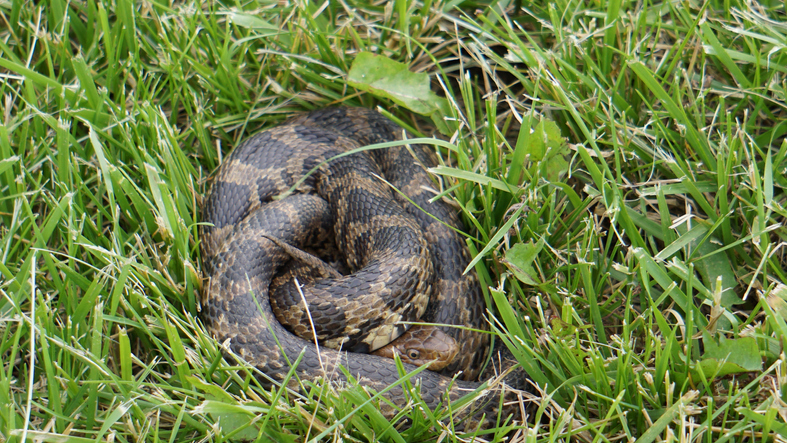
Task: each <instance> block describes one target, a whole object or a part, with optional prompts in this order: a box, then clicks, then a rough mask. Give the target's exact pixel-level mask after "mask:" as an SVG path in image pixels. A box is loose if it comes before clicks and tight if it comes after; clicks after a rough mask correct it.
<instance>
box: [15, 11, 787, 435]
mask: <svg viewBox="0 0 787 443" xmlns="http://www.w3.org/2000/svg"><path fill="white" fill-rule="evenodd" d="M786 19H787V14H786V12H785V4H784V3H780V2H771V3H767V2H765V3H757V2H747V1H741V0H724V1H719V0H709V1H707V2H704V3H699V2H688V1H686V2H659V1H656V2H652V1H650V0H645V1H644V2H624V1H620V0H605V1H585V0H578V1H557V2H546V1H540V0H533V1H527V2H525V1H516V2H507V1H500V2H459V1H438V2H434V1H431V0H425V1H423V2H415V1H411V0H397V1H391V2H384V1H378V2H375V3H369V2H367V1H365V0H361V1H357V2H355V1H342V2H338V1H337V2H328V1H326V2H317V3H310V2H308V1H268V0H260V1H258V2H226V3H219V2H209V1H208V2H200V1H196V2H194V1H191V2H190V1H186V2H174V3H173V2H167V1H160V0H150V1H143V2H132V1H131V0H115V1H107V0H71V1H65V0H50V1H42V2H34V1H22V0H10V1H9V0H0V319H1V320H0V338H1V340H0V362H2V367H0V440H2V441H6V440H7V441H22V440H23V439H31V440H35V441H47V442H66V441H68V442H77V443H80V442H88V441H120V442H137V441H151V442H153V441H166V442H175V441H178V442H183V441H238V440H257V441H304V440H310V439H316V440H319V441H342V440H344V441H368V440H373V439H382V440H384V441H395V442H405V441H407V442H411V441H425V442H426V441H470V440H472V439H476V441H484V440H487V441H491V440H495V439H500V438H503V437H504V436H505V437H507V438H508V439H509V441H528V442H542V441H543V442H556V441H581V442H591V441H592V442H613V441H614V442H617V441H635V440H636V441H638V442H643V443H647V442H653V441H659V442H661V441H664V442H670V441H685V442H708V443H710V442H724V441H751V442H760V441H784V440H785V439H787V403H786V402H787V363H786V362H785V357H784V353H783V351H784V349H783V348H784V341H785V340H784V338H785V336H787V322H785V317H787V283H785V282H786V281H787V278H786V276H787V255H786V254H787V230H785V227H784V224H785V221H786V220H787V207H786V206H787V205H786V202H787V178H785V173H787V142H785V134H787V121H786V120H785V115H786V114H787V106H786V105H785V94H787V86H785V85H787V83H785V73H787V20H786ZM337 105H348V106H364V107H369V108H375V109H378V110H379V111H380V112H382V113H384V114H386V115H388V116H390V117H391V118H393V119H394V120H396V121H397V122H398V123H400V124H401V125H402V126H404V127H405V128H407V129H408V130H409V131H410V133H411V135H412V136H413V137H423V138H428V139H432V140H431V141H427V142H428V143H429V144H430V145H433V146H434V148H435V149H437V150H438V152H439V153H440V156H441V158H442V160H443V164H442V165H441V166H439V167H437V168H435V169H434V170H433V173H434V175H435V176H436V177H440V178H441V179H442V183H443V184H444V187H445V189H446V191H447V192H446V196H447V197H448V198H450V199H452V201H453V202H454V203H455V205H456V207H457V210H458V211H459V212H460V213H461V216H462V218H463V220H464V222H465V224H466V226H468V228H469V230H468V233H467V234H468V235H469V236H468V239H469V241H468V244H469V247H470V249H471V251H472V254H473V256H474V257H475V259H474V261H473V266H474V267H475V269H476V271H477V272H478V274H479V277H480V279H481V281H482V283H483V286H484V294H485V297H486V301H487V305H488V319H489V322H490V324H491V325H492V328H493V329H494V331H495V332H496V341H498V342H500V343H503V344H504V345H505V346H507V347H508V348H509V349H510V350H511V352H512V353H513V354H514V355H515V356H516V358H517V360H518V361H519V362H520V364H521V365H522V367H523V368H524V369H526V370H527V371H528V373H529V374H530V376H531V378H532V387H531V389H530V390H529V392H527V393H524V394H523V395H522V405H523V406H526V407H527V411H528V415H527V417H526V418H527V420H526V421H525V423H511V422H506V421H504V420H501V422H500V423H499V424H498V425H497V426H493V427H492V428H490V429H485V430H475V431H472V432H467V433H464V432H459V431H458V430H457V429H455V427H454V425H455V423H454V422H453V421H452V420H451V419H450V414H451V410H450V409H449V410H447V411H446V410H441V411H437V412H435V413H433V412H431V411H423V410H421V409H420V408H419V406H420V405H419V403H418V400H417V397H416V398H415V399H414V400H413V403H412V404H410V405H408V406H407V407H406V408H404V410H403V411H402V413H401V415H402V416H403V417H408V418H410V420H411V424H412V426H410V427H401V426H396V427H394V426H392V425H391V423H390V422H388V421H386V420H385V419H383V418H382V416H380V415H378V414H374V413H373V410H374V409H375V408H374V401H377V400H374V401H372V402H370V401H369V400H368V399H369V397H370V396H373V395H374V393H371V392H367V391H365V390H363V389H362V388H357V387H356V388H350V389H344V390H337V389H335V387H334V386H330V385H329V384H310V383H306V384H305V385H304V389H303V390H302V391H301V392H293V391H288V390H286V389H271V390H266V389H264V388H262V387H261V386H260V385H259V383H258V381H257V379H256V378H255V377H254V370H253V368H251V367H248V366H245V365H243V364H239V363H238V362H235V361H233V360H224V359H223V356H222V352H221V345H220V344H219V343H217V342H216V341H215V340H213V339H212V338H211V336H210V335H209V334H208V333H207V332H206V330H205V327H204V325H203V323H202V320H201V319H200V311H199V289H200V287H201V285H202V280H201V269H202V260H201V257H200V253H199V241H200V238H199V235H198V227H199V223H200V222H201V220H200V217H199V204H200V202H201V198H202V196H203V195H204V194H205V193H206V191H207V189H208V187H209V185H210V179H211V177H212V175H211V174H213V172H214V171H215V170H216V168H217V167H218V166H219V165H220V164H221V162H222V160H223V158H225V157H226V155H228V154H229V152H230V151H231V150H232V148H233V147H234V146H236V145H237V144H238V143H239V142H240V141H242V140H243V139H245V138H246V137H248V136H249V135H251V134H253V133H254V132H256V131H259V130H261V129H265V128H269V127H272V126H275V125H276V124H279V123H281V122H283V121H284V120H285V119H286V118H288V117H289V116H291V115H293V114H294V113H296V112H300V111H305V110H312V109H318V108H323V107H327V106H337Z"/></svg>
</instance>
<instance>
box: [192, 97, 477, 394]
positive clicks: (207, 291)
mask: <svg viewBox="0 0 787 443" xmlns="http://www.w3.org/2000/svg"><path fill="white" fill-rule="evenodd" d="M403 136H404V131H403V130H402V129H401V128H400V127H399V126H397V125H395V124H394V123H393V122H391V121H390V120H388V119H387V118H385V117H383V116H381V115H380V114H378V113H376V112H373V111H370V110H366V109H362V108H331V109H325V110H321V111H315V112H312V113H309V114H305V115H302V116H298V117H295V118H293V119H291V120H289V121H288V122H286V123H285V124H283V125H280V126H277V127H275V128H272V129H269V130H267V131H263V132H260V133H258V134H256V135H254V136H252V137H251V138H249V139H248V140H246V141H245V142H244V143H242V144H241V145H240V146H239V147H238V148H236V150H235V151H234V152H233V153H232V155H231V156H230V157H229V158H228V160H227V161H225V162H224V164H223V165H222V166H221V168H220V171H219V173H218V175H217V177H216V179H215V182H214V184H213V186H212V188H211V190H210V192H209V194H208V195H207V197H206V198H205V200H204V202H203V207H202V217H203V222H205V224H204V225H202V227H201V229H200V237H201V241H202V243H201V247H202V254H203V259H204V269H205V274H206V276H207V278H208V281H207V283H206V284H205V285H204V286H203V292H202V307H203V317H204V319H205V322H206V325H207V327H208V329H209V331H210V332H211V333H212V334H213V335H215V336H216V337H217V338H218V340H219V341H221V342H225V341H226V340H229V345H230V349H231V350H232V352H233V353H234V354H236V355H238V356H240V357H241V358H243V359H245V360H246V361H248V362H249V363H251V364H252V365H254V366H256V367H257V368H258V369H259V370H260V371H261V372H262V373H264V374H265V375H266V376H267V377H269V378H270V380H272V381H283V380H284V379H285V377H286V375H287V373H288V372H289V371H290V363H291V362H294V361H295V360H296V359H297V358H298V356H299V355H300V354H301V353H303V356H302V359H301V361H300V363H299V365H298V367H297V368H296V373H297V375H298V376H299V377H300V378H301V379H309V380H314V379H318V378H323V379H333V380H336V381H346V380H345V375H344V373H343V372H342V371H339V370H337V365H343V366H344V367H345V368H346V369H347V370H348V371H349V374H350V375H352V376H353V377H355V378H356V379H357V380H358V381H359V382H361V383H362V384H364V385H366V386H369V387H372V388H374V389H376V390H381V389H383V388H385V387H387V386H389V385H390V384H392V383H394V382H396V381H397V380H398V379H399V378H400V376H399V373H398V371H397V368H396V365H395V363H394V361H393V360H391V359H387V358H382V357H377V356H373V355H367V354H363V353H357V352H340V351H335V350H332V349H327V348H324V347H321V348H320V349H319V350H318V349H317V347H316V346H315V345H314V343H313V341H310V340H306V339H303V338H301V337H299V336H297V335H294V334H293V333H291V332H290V331H288V330H287V329H285V328H284V327H283V326H282V325H281V324H280V323H279V321H278V320H277V319H276V317H275V316H274V314H273V311H272V309H271V303H270V300H269V293H268V291H269V286H270V283H271V280H272V279H273V277H274V276H275V275H276V273H277V272H278V271H279V270H280V268H281V267H282V265H283V264H284V263H286V262H287V261H288V260H289V258H290V257H289V256H288V255H287V253H286V252H285V251H284V250H283V249H282V248H281V247H279V246H277V244H276V243H274V242H273V241H271V240H270V237H273V238H276V239H278V240H279V241H283V242H285V243H287V244H290V245H293V246H295V247H298V248H301V247H304V246H308V245H314V244H319V243H320V242H323V241H325V239H327V238H329V237H331V236H333V237H335V238H336V240H337V243H339V244H345V245H347V246H346V247H345V249H346V250H348V251H349V254H350V257H349V258H347V262H348V265H349V267H350V268H352V270H353V271H354V272H353V274H351V275H348V276H344V277H342V278H339V279H333V280H331V281H317V282H315V283H313V284H311V286H312V287H308V288H306V290H307V291H311V292H317V293H322V294H323V295H324V296H325V297H327V299H336V300H339V302H340V304H343V305H342V306H341V308H342V309H341V312H340V313H339V314H337V313H336V309H335V308H331V307H328V306H326V307H325V309H324V311H325V312H324V314H325V315H323V316H320V315H317V319H315V320H314V324H315V326H317V324H318V323H319V324H321V325H323V326H325V327H324V328H323V329H324V330H327V331H333V332H335V331H336V330H337V329H339V326H342V327H341V329H342V332H343V333H344V334H345V335H344V336H343V338H340V339H336V338H330V337H328V336H327V335H325V333H324V332H321V331H320V330H318V331H317V336H318V339H320V340H323V341H330V340H340V341H339V343H340V344H341V346H342V348H343V349H350V350H352V351H369V350H373V349H375V348H376V347H379V346H380V343H381V342H382V341H384V339H393V338H396V336H398V335H399V334H401V333H402V332H403V331H404V328H403V327H401V325H400V324H399V322H400V321H418V319H419V318H420V319H421V320H422V321H428V322H433V323H440V324H445V325H458V326H463V327H469V328H472V329H477V330H484V329H486V325H485V320H484V318H483V315H482V314H483V306H484V303H483V299H482V296H481V292H480V288H479V285H478V282H477V280H476V278H475V276H474V274H473V273H468V274H467V275H463V271H464V269H465V267H466V266H467V264H468V263H469V260H470V258H469V253H468V251H467V249H466V247H465V246H464V244H463V242H462V239H461V237H460V236H459V235H458V234H457V233H456V232H454V230H453V229H451V227H455V228H457V229H460V230H461V229H462V226H461V224H460V222H459V221H458V218H457V216H456V213H455V211H454V210H452V208H451V207H450V206H448V205H447V204H445V203H444V202H442V201H441V200H437V201H435V202H430V201H429V200H430V199H431V198H432V197H433V196H434V192H433V191H431V189H433V187H434V184H433V183H432V181H431V180H430V178H429V176H428V175H427V173H426V171H425V169H424V168H425V167H430V166H433V165H435V164H436V160H435V156H434V153H432V152H431V151H429V150H428V149H426V148H424V147H421V146H408V147H394V148H386V149H380V150H373V151H371V152H370V153H365V152H364V153H355V154H351V155H347V156H344V157H340V158H337V156H338V155H340V154H343V153H345V152H347V151H349V150H351V149H354V148H357V147H360V146H365V145H370V144H375V143H381V142H387V141H395V140H401V139H402V137H403ZM313 168H316V171H315V172H314V173H312V174H310V175H308V176H307V178H306V180H304V181H303V182H302V183H301V184H300V185H299V186H298V188H297V189H296V193H294V194H292V195H289V196H287V197H285V198H282V199H280V200H277V199H275V198H274V197H277V196H279V195H280V194H282V193H284V192H285V191H288V190H289V189H290V188H291V187H292V186H293V185H294V184H295V183H296V181H298V180H299V179H301V178H303V177H304V176H305V175H307V174H308V173H309V172H310V171H311V170H312V169H313ZM383 180H385V181H387V182H388V183H390V186H389V185H388V184H386V183H385V181H383ZM391 186H393V187H394V188H396V189H398V190H400V191H401V192H402V194H404V195H401V194H399V193H396V192H394V191H393V190H392V189H391ZM408 200H409V201H408ZM419 207H420V208H422V209H423V210H421V209H419ZM426 212H428V214H427V213H426ZM341 291H344V293H342V292H341ZM348 293H349V294H348ZM348 295H349V296H348ZM387 297H394V299H393V300H391V299H390V298H387ZM430 297H431V299H430ZM347 300H349V301H347ZM299 304H300V299H298V300H297V301H295V302H293V303H292V304H291V305H290V308H286V309H295V311H293V312H292V314H293V316H295V317H301V319H305V318H306V316H305V313H304V310H303V308H302V307H298V306H297V305H299ZM293 306H294V307H293ZM319 307H320V306H314V305H310V306H309V309H310V313H311V314H312V315H314V314H315V313H317V314H319V312H318V311H321V310H322V309H319ZM382 307H385V308H386V309H387V310H386V312H387V313H386V314H384V315H383V316H384V317H386V319H387V320H388V321H389V324H388V325H387V326H384V327H382V332H372V333H371V335H369V331H370V330H372V331H377V330H378V329H376V328H378V326H377V325H378V324H379V322H378V321H377V320H375V321H372V320H371V318H370V317H371V316H374V315H375V314H377V312H376V311H375V310H376V309H378V308H382ZM315 308H317V309H315ZM298 309H300V311H299V310H298ZM391 312H393V313H391ZM370 314H371V315H370ZM361 315H365V316H364V317H360V316H361ZM337 319H338V320H337ZM307 324H308V323H307ZM443 330H444V332H445V333H446V334H448V335H450V336H452V337H454V339H455V340H456V341H457V343H459V344H460V352H459V355H458V357H457V358H456V359H455V361H454V362H453V363H452V364H450V365H449V366H448V367H447V368H445V369H444V370H443V371H441V372H442V373H441V374H438V373H435V372H431V371H422V372H421V373H419V374H418V375H416V376H415V378H414V381H415V380H417V381H418V383H420V386H421V395H422V398H423V399H424V401H426V403H427V405H428V406H429V407H430V408H434V407H436V406H437V405H438V404H439V403H440V402H441V401H443V400H444V398H445V396H446V395H447V396H448V398H451V399H457V398H458V397H460V396H461V395H464V394H465V393H467V392H468V390H472V389H475V388H476V387H477V386H478V385H477V384H476V383H475V382H472V381H469V380H473V379H475V378H476V377H477V376H478V373H479V371H480V369H481V366H482V364H483V361H484V359H485V357H486V352H487V348H488V336H487V334H484V333H481V332H477V331H472V330H468V329H460V328H454V327H450V326H445V327H443ZM308 334H309V332H306V335H308ZM321 334H323V335H322V336H321ZM369 337H372V338H369ZM414 369H416V368H415V367H414V366H410V365H405V370H406V371H408V372H410V371H413V370H414ZM460 372H461V375H460V376H459V377H460V378H461V379H463V380H468V381H461V380H452V379H451V378H449V377H450V376H453V375H454V374H457V373H460ZM443 374H444V375H443ZM262 381H263V382H265V380H262ZM292 383H293V386H292V387H296V386H297V385H296V384H294V382H292ZM386 397H388V398H389V399H390V400H391V401H392V402H393V403H394V404H396V405H397V406H401V405H403V404H404V402H405V401H406V399H405V396H404V392H403V391H402V390H401V389H400V388H395V389H393V390H391V391H389V392H388V393H387V395H386ZM486 397H489V396H488V395H487V396H486ZM490 399H491V398H486V400H490ZM479 401H484V396H482V398H481V400H479Z"/></svg>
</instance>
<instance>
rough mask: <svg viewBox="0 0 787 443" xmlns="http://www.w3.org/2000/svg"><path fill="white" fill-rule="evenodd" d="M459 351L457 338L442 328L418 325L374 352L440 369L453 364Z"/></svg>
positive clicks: (381, 355) (404, 361)
mask: <svg viewBox="0 0 787 443" xmlns="http://www.w3.org/2000/svg"><path fill="white" fill-rule="evenodd" d="M458 353H459V345H458V344H457V343H456V340H454V339H453V337H451V336H449V335H448V334H446V333H445V332H443V331H441V330H440V328H438V327H436V326H419V325H416V326H412V327H411V328H410V329H408V330H407V332H405V333H404V334H403V335H402V336H400V337H399V338H397V339H396V340H394V341H392V342H391V343H389V344H388V345H386V346H383V347H382V348H380V349H378V350H376V351H374V352H373V353H372V354H373V355H377V356H380V357H388V358H394V355H399V358H400V359H401V360H402V362H403V363H409V364H413V365H416V366H421V365H424V364H427V363H428V364H429V369H430V370H432V371H439V370H441V369H443V368H445V367H446V366H448V365H449V364H451V362H453V361H454V358H456V355H457V354H458Z"/></svg>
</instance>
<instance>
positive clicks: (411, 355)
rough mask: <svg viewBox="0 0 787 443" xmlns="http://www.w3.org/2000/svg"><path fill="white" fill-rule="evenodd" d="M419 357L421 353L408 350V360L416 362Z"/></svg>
mask: <svg viewBox="0 0 787 443" xmlns="http://www.w3.org/2000/svg"><path fill="white" fill-rule="evenodd" d="M420 356H421V353H420V352H418V351H416V350H415V349H409V350H408V351H407V357H408V358H409V359H410V360H418V358H419V357H420Z"/></svg>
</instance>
